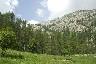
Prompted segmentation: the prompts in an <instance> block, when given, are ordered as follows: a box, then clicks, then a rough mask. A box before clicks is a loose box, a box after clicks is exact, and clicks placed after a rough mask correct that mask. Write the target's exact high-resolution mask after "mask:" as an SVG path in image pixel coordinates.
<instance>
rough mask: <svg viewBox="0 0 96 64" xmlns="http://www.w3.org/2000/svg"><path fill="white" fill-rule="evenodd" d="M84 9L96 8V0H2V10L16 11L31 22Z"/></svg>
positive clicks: (0, 5)
mask: <svg viewBox="0 0 96 64" xmlns="http://www.w3.org/2000/svg"><path fill="white" fill-rule="evenodd" d="M84 9H96V0H0V12H2V13H6V12H8V11H10V12H14V13H15V15H16V16H17V17H21V18H22V19H26V20H28V23H31V24H37V23H40V22H42V21H43V22H44V21H47V20H51V19H54V18H57V17H61V16H63V15H64V14H68V13H71V12H73V11H76V10H84Z"/></svg>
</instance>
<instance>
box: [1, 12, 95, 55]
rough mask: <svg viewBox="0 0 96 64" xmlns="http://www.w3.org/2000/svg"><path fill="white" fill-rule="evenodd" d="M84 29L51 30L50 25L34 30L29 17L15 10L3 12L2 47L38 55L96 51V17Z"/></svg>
mask: <svg viewBox="0 0 96 64" xmlns="http://www.w3.org/2000/svg"><path fill="white" fill-rule="evenodd" d="M90 21H92V23H91V25H90V26H88V27H87V29H85V30H83V31H80V32H79V31H78V32H75V31H70V30H69V28H66V29H64V30H62V31H54V30H50V29H49V28H48V27H47V26H45V25H43V26H42V25H41V24H38V25H39V26H42V27H43V28H44V29H45V30H44V31H43V30H42V28H39V29H38V30H34V28H33V25H31V24H27V21H26V20H22V19H21V18H17V17H15V15H14V13H5V14H2V13H0V48H1V49H2V50H4V51H5V50H6V49H14V50H19V51H27V52H32V53H38V54H52V55H66V54H69V55H70V54H93V53H96V18H94V19H93V20H90Z"/></svg>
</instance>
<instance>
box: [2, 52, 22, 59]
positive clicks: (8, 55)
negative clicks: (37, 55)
mask: <svg viewBox="0 0 96 64" xmlns="http://www.w3.org/2000/svg"><path fill="white" fill-rule="evenodd" d="M1 57H5V58H11V59H14V58H15V59H24V56H23V55H22V54H8V53H4V54H1Z"/></svg>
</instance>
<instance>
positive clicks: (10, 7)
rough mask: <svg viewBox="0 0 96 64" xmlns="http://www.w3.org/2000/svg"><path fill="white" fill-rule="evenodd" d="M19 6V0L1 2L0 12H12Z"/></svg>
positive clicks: (1, 0) (2, 0) (0, 0)
mask: <svg viewBox="0 0 96 64" xmlns="http://www.w3.org/2000/svg"><path fill="white" fill-rule="evenodd" d="M16 6H18V0H0V12H2V13H6V12H9V11H10V12H12V11H14V9H15V7H16Z"/></svg>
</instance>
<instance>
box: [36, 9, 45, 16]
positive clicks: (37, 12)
mask: <svg viewBox="0 0 96 64" xmlns="http://www.w3.org/2000/svg"><path fill="white" fill-rule="evenodd" d="M36 14H37V15H38V16H39V17H43V16H44V10H43V9H40V8H39V9H37V11H36Z"/></svg>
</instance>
